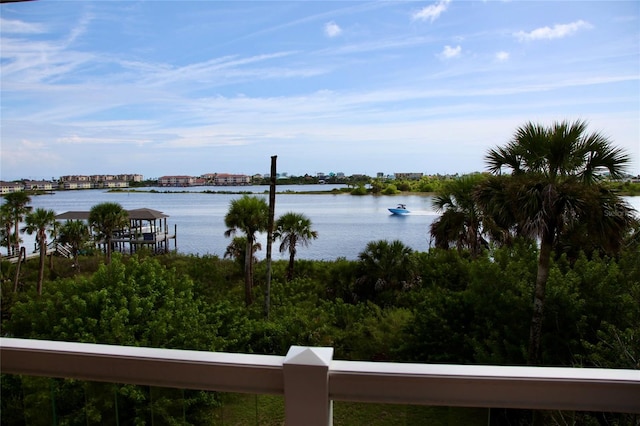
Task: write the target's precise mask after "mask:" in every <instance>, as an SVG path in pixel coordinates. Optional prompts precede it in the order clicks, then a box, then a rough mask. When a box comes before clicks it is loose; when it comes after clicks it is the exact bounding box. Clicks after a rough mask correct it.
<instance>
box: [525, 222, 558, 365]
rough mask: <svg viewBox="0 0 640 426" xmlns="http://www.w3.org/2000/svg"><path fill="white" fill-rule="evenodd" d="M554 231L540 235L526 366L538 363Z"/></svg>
mask: <svg viewBox="0 0 640 426" xmlns="http://www.w3.org/2000/svg"><path fill="white" fill-rule="evenodd" d="M554 233H555V231H554V230H552V229H548V230H546V231H545V232H544V234H543V235H542V240H541V242H540V254H539V255H538V272H537V275H536V287H535V290H534V296H533V314H532V317H531V329H530V334H529V353H528V360H527V362H528V364H529V365H536V364H538V362H539V357H540V346H541V340H542V320H543V318H544V299H545V295H546V290H547V279H548V278H549V264H550V262H551V251H552V249H553V236H554Z"/></svg>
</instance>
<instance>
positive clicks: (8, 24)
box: [0, 18, 45, 34]
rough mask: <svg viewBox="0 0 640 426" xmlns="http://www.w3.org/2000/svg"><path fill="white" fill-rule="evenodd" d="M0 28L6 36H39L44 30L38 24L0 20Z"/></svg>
mask: <svg viewBox="0 0 640 426" xmlns="http://www.w3.org/2000/svg"><path fill="white" fill-rule="evenodd" d="M0 27H2V32H3V33H6V34H40V33H44V32H45V29H44V27H43V26H42V25H40V24H34V23H28V22H22V21H17V20H10V19H3V18H0Z"/></svg>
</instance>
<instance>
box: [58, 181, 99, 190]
mask: <svg viewBox="0 0 640 426" xmlns="http://www.w3.org/2000/svg"><path fill="white" fill-rule="evenodd" d="M62 187H63V188H64V189H92V188H94V185H93V183H91V182H90V181H85V180H67V181H64V182H63V183H62Z"/></svg>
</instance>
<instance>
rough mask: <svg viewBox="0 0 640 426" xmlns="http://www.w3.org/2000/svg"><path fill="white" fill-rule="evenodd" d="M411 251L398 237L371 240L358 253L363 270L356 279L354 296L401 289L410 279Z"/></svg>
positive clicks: (411, 268) (411, 274)
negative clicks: (356, 288)
mask: <svg viewBox="0 0 640 426" xmlns="http://www.w3.org/2000/svg"><path fill="white" fill-rule="evenodd" d="M411 253H413V250H412V249H411V248H410V247H407V246H406V245H404V243H403V242H402V241H400V240H394V241H391V242H389V241H386V240H379V241H371V242H369V243H368V244H367V246H366V247H365V249H364V251H363V252H361V253H360V254H359V255H358V259H359V260H360V267H361V270H362V273H361V275H360V277H359V278H358V279H357V282H356V284H357V287H358V291H357V295H358V296H359V297H360V298H365V299H368V298H373V297H374V296H375V294H376V293H378V292H380V291H382V290H385V289H392V288H396V289H397V288H400V287H401V286H403V285H405V284H410V283H411V282H412V281H413V278H414V277H413V272H414V269H413V264H412V258H411Z"/></svg>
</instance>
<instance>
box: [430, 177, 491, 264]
mask: <svg viewBox="0 0 640 426" xmlns="http://www.w3.org/2000/svg"><path fill="white" fill-rule="evenodd" d="M483 180H485V177H484V176H483V175H480V174H475V175H466V176H462V177H460V178H458V179H455V180H452V181H448V182H447V183H445V184H444V186H443V187H442V189H441V190H440V191H438V193H437V194H436V196H435V197H434V199H433V206H434V208H435V209H436V211H438V212H442V214H441V215H440V217H438V219H436V220H434V221H433V222H432V223H431V226H430V231H431V235H432V237H433V238H434V239H435V245H436V247H439V248H445V249H448V248H449V247H450V244H452V243H453V244H455V246H456V248H457V249H458V250H462V249H464V248H466V249H468V250H469V251H470V252H471V255H472V256H473V257H474V258H475V257H477V256H478V255H479V254H480V251H481V250H482V247H483V246H485V245H486V241H485V240H484V238H482V226H481V225H482V214H481V211H480V208H479V207H478V205H477V204H476V201H475V199H474V197H473V195H474V191H475V189H476V188H477V187H478V185H479V184H480V183H481V182H482V181H483Z"/></svg>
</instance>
